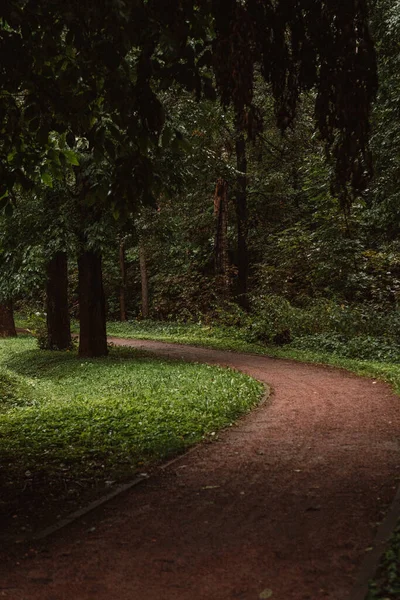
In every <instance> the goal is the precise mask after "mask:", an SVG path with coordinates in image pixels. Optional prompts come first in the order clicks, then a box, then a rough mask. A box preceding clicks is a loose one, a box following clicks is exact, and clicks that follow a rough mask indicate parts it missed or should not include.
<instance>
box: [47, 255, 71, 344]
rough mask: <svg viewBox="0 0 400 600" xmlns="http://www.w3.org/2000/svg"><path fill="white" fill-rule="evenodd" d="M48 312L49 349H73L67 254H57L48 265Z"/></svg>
mask: <svg viewBox="0 0 400 600" xmlns="http://www.w3.org/2000/svg"><path fill="white" fill-rule="evenodd" d="M46 312H47V317H46V320H47V345H48V348H49V349H51V350H68V348H70V347H71V329H70V319H69V310H68V261H67V255H66V253H65V252H57V253H56V254H55V255H54V257H53V258H52V259H51V260H50V262H49V263H48V265H47V286H46Z"/></svg>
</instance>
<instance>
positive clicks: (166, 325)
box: [107, 321, 400, 393]
mask: <svg viewBox="0 0 400 600" xmlns="http://www.w3.org/2000/svg"><path fill="white" fill-rule="evenodd" d="M107 332H108V335H113V336H118V337H121V338H136V339H152V340H159V341H164V342H175V343H179V344H192V345H195V346H203V347H209V348H215V349H218V350H230V351H236V352H252V353H255V354H264V355H267V356H272V357H276V358H288V359H293V360H299V361H302V362H311V363H321V364H328V365H333V366H335V367H339V368H343V369H347V370H349V371H352V372H354V373H356V374H358V375H365V376H367V377H379V378H380V379H383V380H384V381H388V382H389V383H391V384H392V385H393V387H394V388H395V390H396V391H397V392H399V393H400V351H399V348H398V347H397V346H395V345H389V344H388V345H387V347H386V348H385V351H380V348H379V347H377V344H378V343H379V342H378V341H377V340H376V339H374V338H372V337H368V336H358V337H356V336H355V337H354V338H352V339H351V340H350V342H349V343H347V344H346V343H345V342H344V341H341V340H338V339H337V336H331V337H330V338H328V336H315V335H313V336H311V335H310V336H302V337H299V338H295V339H294V341H293V342H292V343H291V344H287V345H285V346H274V345H265V344H262V343H256V342H249V341H247V339H246V337H247V332H246V330H245V329H240V328H236V327H221V326H218V325H215V326H214V325H202V324H193V323H188V324H182V323H170V322H157V321H129V322H127V323H119V322H110V323H108V325H107ZM357 351H358V352H359V354H360V355H361V357H360V358H357ZM379 356H382V358H381V359H378V358H377V357H379ZM368 357H370V358H368Z"/></svg>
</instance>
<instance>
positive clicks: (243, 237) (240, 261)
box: [236, 119, 249, 309]
mask: <svg viewBox="0 0 400 600" xmlns="http://www.w3.org/2000/svg"><path fill="white" fill-rule="evenodd" d="M236 161H237V170H238V171H240V174H239V175H238V178H237V182H236V219H237V268H238V284H237V300H238V303H239V305H240V306H242V308H246V309H247V308H248V306H249V302H248V297H247V292H248V289H247V280H248V274H249V256H248V249H247V237H248V209H247V159H246V140H245V137H244V134H243V132H242V129H241V126H240V123H239V119H237V120H236Z"/></svg>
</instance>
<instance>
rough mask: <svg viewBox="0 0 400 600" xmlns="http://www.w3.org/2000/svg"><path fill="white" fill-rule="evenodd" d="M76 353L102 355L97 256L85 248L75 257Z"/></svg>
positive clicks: (101, 298)
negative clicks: (77, 342)
mask: <svg viewBox="0 0 400 600" xmlns="http://www.w3.org/2000/svg"><path fill="white" fill-rule="evenodd" d="M78 271H79V321H80V334H79V356H88V357H91V356H106V354H107V333H106V307H105V298H104V290H103V278H102V270H101V255H100V254H98V253H96V252H93V251H92V250H85V251H83V252H82V254H81V255H80V257H79V258H78Z"/></svg>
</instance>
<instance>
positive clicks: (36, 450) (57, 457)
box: [0, 337, 262, 529]
mask: <svg viewBox="0 0 400 600" xmlns="http://www.w3.org/2000/svg"><path fill="white" fill-rule="evenodd" d="M261 394H262V386H261V385H260V384H259V383H258V382H255V381H254V380H252V379H251V378H249V377H247V376H245V375H242V374H240V373H237V372H234V371H231V370H229V369H222V368H217V367H210V366H207V365H194V364H187V363H184V362H178V361H174V362H171V361H166V360H160V359H158V358H155V357H151V356H149V355H144V354H143V353H139V352H137V351H134V350H132V349H123V348H120V349H117V348H113V349H112V350H111V352H110V355H109V356H108V357H107V358H104V359H96V360H90V359H86V360H85V359H80V358H78V356H77V355H76V353H74V352H64V353H61V352H44V351H39V350H37V349H36V344H35V340H34V339H32V338H28V337H21V338H18V339H9V340H2V341H1V342H0V485H1V490H2V493H1V513H2V516H3V517H4V518H5V521H6V522H7V523H10V520H11V522H12V524H13V525H14V526H15V527H17V529H18V527H19V528H21V527H24V528H26V527H28V528H29V527H30V526H31V525H32V523H31V521H32V517H33V515H34V514H35V518H36V520H39V521H40V520H41V519H43V518H44V514H45V513H49V512H50V513H51V511H52V510H53V512H54V511H55V512H56V513H58V512H69V511H70V510H72V509H73V508H74V507H76V505H79V503H81V502H83V501H85V500H87V498H88V497H92V496H93V495H98V494H99V493H102V492H103V490H104V489H107V488H110V487H111V486H112V485H114V483H115V482H117V481H121V480H124V479H126V478H129V477H132V475H133V474H134V473H136V472H138V471H139V472H140V471H143V470H146V469H147V468H148V467H149V465H151V464H153V463H154V462H156V461H158V460H160V459H164V458H166V457H169V456H172V455H175V454H177V453H179V452H181V451H182V450H184V449H185V448H187V447H188V446H190V445H191V444H193V443H195V442H198V441H200V440H201V439H203V438H204V437H205V436H207V435H209V434H211V433H213V432H215V431H216V430H217V429H218V428H221V427H224V426H226V425H229V424H231V423H232V422H233V421H234V420H235V419H236V418H237V417H238V416H239V415H241V414H242V413H244V412H246V411H247V410H249V409H250V407H252V406H253V405H254V404H256V403H257V402H258V401H259V399H260V397H261Z"/></svg>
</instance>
